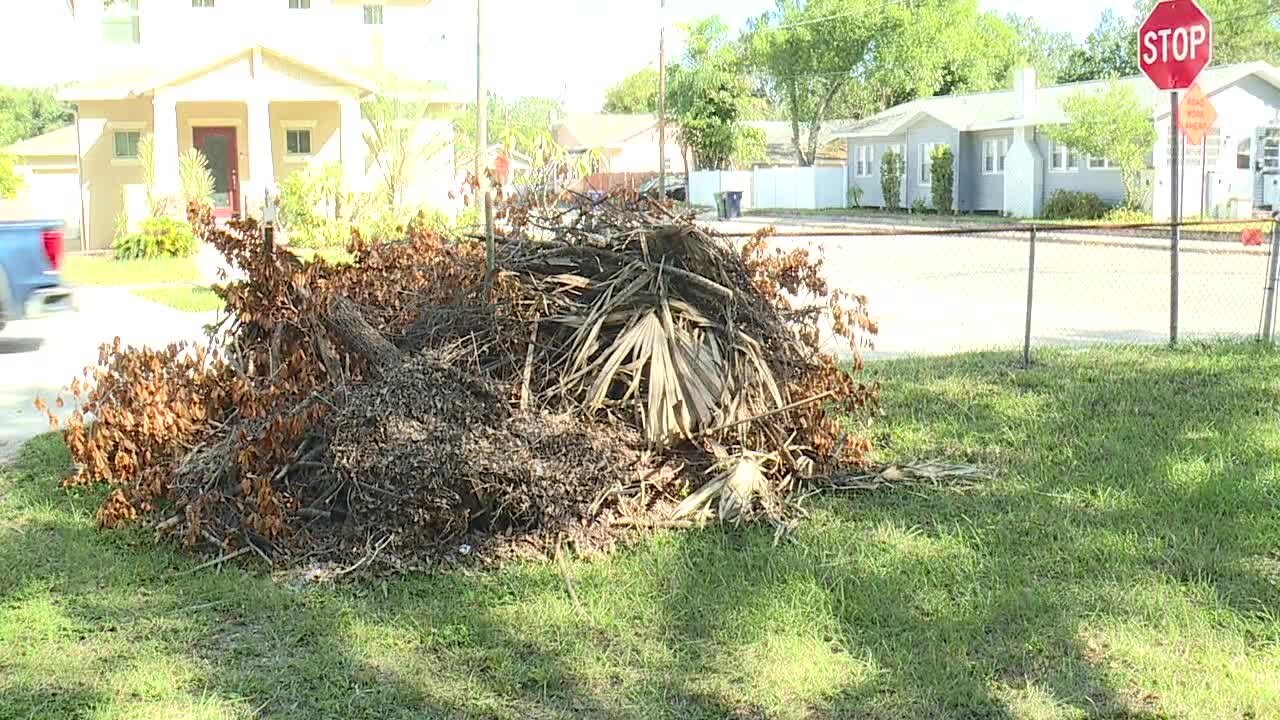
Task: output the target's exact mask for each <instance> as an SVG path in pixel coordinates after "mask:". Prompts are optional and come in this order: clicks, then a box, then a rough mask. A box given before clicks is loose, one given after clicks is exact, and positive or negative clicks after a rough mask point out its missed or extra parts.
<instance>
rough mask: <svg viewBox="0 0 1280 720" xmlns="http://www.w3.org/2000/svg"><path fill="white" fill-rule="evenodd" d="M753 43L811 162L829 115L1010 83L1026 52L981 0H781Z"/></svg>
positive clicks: (802, 157) (802, 154) (758, 63)
mask: <svg viewBox="0 0 1280 720" xmlns="http://www.w3.org/2000/svg"><path fill="white" fill-rule="evenodd" d="M745 42H746V45H747V53H748V57H749V58H750V61H751V63H752V66H753V68H754V69H755V70H756V71H757V72H758V74H759V76H760V80H761V90H762V91H763V92H764V93H765V94H766V95H767V96H768V97H769V98H770V99H771V100H772V102H773V103H774V104H775V105H777V106H779V107H781V108H783V109H784V110H785V113H786V116H787V118H788V119H790V120H791V122H792V130H793V141H794V144H795V147H796V154H797V159H798V160H799V162H800V163H801V164H802V165H812V164H813V161H814V156H815V155H816V154H817V147H818V142H819V133H820V131H821V127H822V123H823V122H824V121H826V120H829V119H832V118H834V117H837V116H840V115H845V116H850V117H862V116H865V115H870V114H873V113H876V112H879V111H880V110H883V109H884V108H887V107H890V106H892V105H896V104H899V103H902V102H906V101H908V100H911V99H914V98H917V97H921V96H930V95H936V94H941V93H953V92H967V91H982V90H990V89H993V88H997V87H1004V86H1005V84H1007V82H1008V78H1009V71H1010V69H1011V68H1012V67H1013V66H1014V65H1015V64H1017V63H1019V62H1021V61H1022V57H1023V56H1024V52H1023V50H1022V47H1021V45H1020V42H1021V40H1020V37H1019V35H1018V33H1017V31H1016V30H1015V29H1014V28H1013V27H1011V26H1010V25H1009V24H1008V23H1006V22H1005V21H1004V20H1003V19H1001V18H1000V17H998V16H996V15H994V14H991V13H983V12H979V10H978V3H977V0H914V1H913V2H909V3H907V2H900V1H897V0H808V1H807V2H806V1H802V0H777V7H776V8H775V9H774V10H773V11H771V12H769V13H767V14H766V15H764V16H762V17H760V18H758V19H756V20H754V21H752V23H751V24H750V25H749V27H748V32H747V35H746V38H745Z"/></svg>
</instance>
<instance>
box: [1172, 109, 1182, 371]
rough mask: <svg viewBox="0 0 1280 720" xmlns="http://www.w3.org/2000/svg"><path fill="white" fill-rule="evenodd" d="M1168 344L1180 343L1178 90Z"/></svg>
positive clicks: (1175, 121)
mask: <svg viewBox="0 0 1280 720" xmlns="http://www.w3.org/2000/svg"><path fill="white" fill-rule="evenodd" d="M1169 108H1170V109H1169V191H1170V202H1169V222H1170V223H1171V225H1170V242H1169V345H1170V346H1174V345H1177V344H1178V298H1179V295H1180V293H1179V291H1178V285H1179V280H1180V277H1179V268H1178V261H1179V257H1178V252H1179V248H1178V246H1179V245H1181V243H1182V184H1181V183H1180V182H1179V180H1180V177H1179V176H1178V160H1179V158H1178V91H1177V90H1174V91H1173V92H1172V93H1170V94H1169Z"/></svg>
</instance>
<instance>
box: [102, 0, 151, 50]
mask: <svg viewBox="0 0 1280 720" xmlns="http://www.w3.org/2000/svg"><path fill="white" fill-rule="evenodd" d="M112 15H116V16H119V18H121V19H126V20H128V21H129V24H130V25H132V30H133V41H132V42H130V43H128V44H129V45H139V44H141V43H142V13H141V11H140V10H139V9H138V0H120V1H119V2H116V3H114V4H113V5H112V6H111V7H110V8H105V9H104V17H103V22H104V23H106V22H108V21H109V20H110V19H111V17H110V16H112ZM108 44H110V43H108Z"/></svg>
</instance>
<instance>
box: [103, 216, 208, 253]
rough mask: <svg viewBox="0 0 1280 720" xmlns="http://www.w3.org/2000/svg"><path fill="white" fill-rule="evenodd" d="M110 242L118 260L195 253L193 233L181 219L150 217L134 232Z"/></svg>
mask: <svg viewBox="0 0 1280 720" xmlns="http://www.w3.org/2000/svg"><path fill="white" fill-rule="evenodd" d="M114 245H115V253H116V257H117V258H119V259H121V260H139V259H141V260H149V259H152V258H161V257H189V256H191V255H193V254H195V251H196V236H195V233H194V232H192V231H191V226H190V225H188V224H186V223H184V222H179V221H177V220H172V219H170V218H163V217H153V218H147V219H146V220H143V221H142V228H141V229H140V230H138V232H136V233H133V234H131V235H125V236H124V237H122V238H117V239H116V241H115V243H114Z"/></svg>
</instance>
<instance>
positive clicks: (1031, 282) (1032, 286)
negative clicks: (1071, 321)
mask: <svg viewBox="0 0 1280 720" xmlns="http://www.w3.org/2000/svg"><path fill="white" fill-rule="evenodd" d="M1030 244H1031V250H1030V255H1029V257H1028V258H1027V329H1026V335H1025V336H1024V337H1023V342H1022V366H1023V367H1031V305H1032V303H1033V301H1034V300H1035V295H1036V228H1035V226H1034V225H1033V226H1032V227H1031V243H1030Z"/></svg>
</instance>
